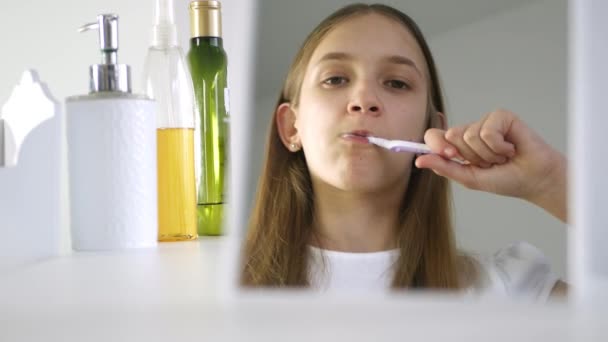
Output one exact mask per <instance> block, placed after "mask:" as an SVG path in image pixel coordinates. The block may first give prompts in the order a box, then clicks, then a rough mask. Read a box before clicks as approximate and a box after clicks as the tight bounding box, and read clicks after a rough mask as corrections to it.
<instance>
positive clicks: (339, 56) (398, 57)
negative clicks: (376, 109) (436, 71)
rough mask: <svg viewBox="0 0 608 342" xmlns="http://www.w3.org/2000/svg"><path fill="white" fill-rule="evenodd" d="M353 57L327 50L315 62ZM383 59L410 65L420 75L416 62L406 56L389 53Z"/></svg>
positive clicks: (392, 62)
mask: <svg viewBox="0 0 608 342" xmlns="http://www.w3.org/2000/svg"><path fill="white" fill-rule="evenodd" d="M353 59H355V58H354V56H353V55H350V54H348V53H344V52H329V53H326V54H325V55H323V56H322V57H321V58H319V60H318V61H317V63H316V64H317V65H318V64H321V63H323V62H326V61H332V60H338V61H351V60H353ZM383 60H384V61H386V62H388V63H391V64H399V65H406V66H409V67H412V68H413V69H414V70H416V72H417V73H418V75H420V76H422V73H421V72H420V69H418V67H417V66H416V63H414V61H413V60H411V59H410V58H408V57H405V56H401V55H391V56H387V57H384V58H383Z"/></svg>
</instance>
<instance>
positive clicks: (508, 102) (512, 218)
mask: <svg viewBox="0 0 608 342" xmlns="http://www.w3.org/2000/svg"><path fill="white" fill-rule="evenodd" d="M566 15H567V1H566V0H543V1H535V2H533V3H532V4H530V5H526V6H523V7H522V6H520V7H518V8H515V9H512V10H509V11H506V12H502V13H501V14H498V15H495V16H491V17H486V18H485V19H483V20H481V21H476V22H474V23H471V24H469V25H467V26H464V27H460V28H458V29H455V30H451V31H449V32H446V33H443V34H439V35H434V36H429V37H427V39H428V40H429V44H430V45H431V49H432V51H433V53H434V56H435V58H436V63H437V65H438V68H439V74H440V77H441V79H442V81H443V86H444V90H445V94H446V95H447V96H446V98H447V112H448V113H447V114H448V117H449V123H450V124H451V125H455V124H464V123H468V122H470V121H474V120H477V119H479V118H480V117H481V116H482V115H483V114H485V113H486V112H489V111H491V110H494V109H496V108H507V109H510V110H513V111H515V112H516V113H518V114H519V115H520V116H521V117H522V118H523V119H524V120H525V121H526V122H527V123H529V124H530V126H532V127H533V128H534V129H536V130H537V131H539V132H540V134H541V135H542V136H543V137H544V138H545V139H546V140H547V141H548V142H549V143H551V144H552V145H553V146H555V147H556V148H557V149H559V150H560V151H565V150H566V126H565V125H566V113H567V111H566V89H567V83H566V82H567V79H566V77H567V70H566V67H567V61H566V57H567V56H566V55H567V24H566ZM414 19H416V18H415V17H414ZM310 29H312V27H311V28H310ZM276 96H278V94H276V95H274V96H272V97H264V98H258V99H256V122H255V123H254V125H255V129H256V133H255V135H254V138H253V139H254V144H253V145H254V146H258V147H257V148H256V151H254V157H253V162H252V163H253V167H252V168H253V169H254V170H257V172H254V173H252V174H251V175H250V180H251V183H250V191H253V190H254V189H255V182H256V180H257V177H258V174H259V169H260V167H261V164H262V159H263V153H262V152H261V151H262V148H261V146H263V145H264V144H265V139H266V130H267V128H268V122H269V120H270V113H271V111H272V109H273V106H274V104H275V101H276V99H277V97H276ZM453 189H454V203H455V225H456V227H457V232H456V233H457V237H458V241H459V243H460V245H461V246H462V248H463V249H464V250H467V251H474V252H480V253H483V254H486V255H490V254H492V253H494V252H496V251H497V250H498V249H500V248H502V247H505V246H506V245H507V244H509V243H510V242H514V241H518V240H526V241H528V242H530V243H532V244H534V245H535V246H537V247H538V248H540V249H541V250H542V251H543V252H544V253H545V254H546V255H547V257H548V258H549V260H550V262H551V263H552V266H553V267H554V270H555V272H556V273H557V274H559V275H560V276H565V273H566V231H565V229H566V228H565V225H564V224H562V223H561V222H560V221H558V220H557V219H554V218H553V217H550V216H549V215H548V214H546V213H544V212H543V211H541V210H540V209H538V208H536V207H533V206H531V205H529V204H527V203H524V202H522V201H518V200H515V199H511V198H504V197H498V196H495V195H490V194H485V193H480V192H472V191H469V190H465V189H463V188H462V187H461V186H459V185H455V186H454V187H453ZM249 200H250V201H251V197H250V198H249Z"/></svg>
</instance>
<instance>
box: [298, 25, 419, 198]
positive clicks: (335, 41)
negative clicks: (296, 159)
mask: <svg viewBox="0 0 608 342" xmlns="http://www.w3.org/2000/svg"><path fill="white" fill-rule="evenodd" d="M427 79H428V77H427V70H426V63H425V59H424V56H423V54H422V51H421V50H420V48H419V46H418V44H417V43H416V40H415V39H414V37H413V35H412V34H411V33H409V31H408V30H407V29H406V28H405V27H404V26H403V25H402V24H400V23H398V22H397V21H395V20H392V19H389V18H387V17H385V16H381V15H378V14H369V15H362V16H357V17H354V18H351V19H348V20H346V21H344V22H342V23H340V24H338V26H337V27H335V28H334V29H333V30H332V31H331V32H330V33H329V34H328V35H327V36H326V37H325V38H324V39H323V40H322V41H321V43H320V44H319V46H318V47H317V48H316V50H315V51H314V53H313V55H312V57H311V59H310V62H309V64H308V66H307V69H306V74H305V76H304V79H303V83H302V88H301V93H300V99H299V101H298V102H299V105H298V106H297V107H295V108H291V110H292V112H293V114H294V117H295V121H294V122H293V127H295V131H294V132H295V133H294V134H293V135H292V137H291V138H292V140H291V141H292V142H294V141H295V142H296V143H299V144H300V145H301V146H302V148H303V150H304V154H305V156H306V161H307V164H308V168H309V170H310V174H311V177H312V178H313V182H314V183H315V184H319V181H321V184H326V185H330V186H332V187H334V188H337V189H342V190H347V191H359V192H378V191H380V192H383V191H387V190H389V191H391V190H395V191H403V190H404V187H406V186H407V181H408V179H409V172H410V169H411V165H412V162H413V160H412V159H413V155H412V154H411V153H394V152H389V151H387V150H384V149H381V148H379V147H376V146H373V145H370V144H367V143H366V142H365V141H364V139H359V138H353V137H350V136H345V134H347V133H355V134H362V135H373V136H378V137H382V138H388V139H401V140H412V141H422V137H423V134H424V129H425V123H426V121H425V114H426V106H427V88H428V83H427V82H428V81H427Z"/></svg>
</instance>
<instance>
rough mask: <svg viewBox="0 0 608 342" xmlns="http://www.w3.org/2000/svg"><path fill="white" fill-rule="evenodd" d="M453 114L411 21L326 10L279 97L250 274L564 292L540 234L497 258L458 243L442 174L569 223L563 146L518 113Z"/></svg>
mask: <svg viewBox="0 0 608 342" xmlns="http://www.w3.org/2000/svg"><path fill="white" fill-rule="evenodd" d="M445 126H446V116H445V109H444V103H443V97H442V93H441V89H440V85H439V82H438V76H437V71H436V68H435V64H434V62H433V57H432V55H431V52H430V50H429V48H428V46H427V44H426V42H425V40H424V38H423V36H422V34H421V32H420V30H419V28H418V27H417V25H416V24H415V23H414V22H413V21H412V19H410V18H409V17H408V16H407V15H405V14H403V13H401V12H400V11H398V10H396V9H394V8H391V7H388V6H384V5H363V4H356V5H350V6H347V7H344V8H342V9H340V10H338V11H337V12H335V13H334V14H332V15H331V16H329V17H328V18H327V19H325V20H324V21H323V22H321V24H320V25H319V26H318V27H317V28H316V29H315V30H314V31H313V32H312V33H311V34H310V35H309V36H308V38H307V39H306V41H305V42H304V44H303V46H302V48H301V49H300V51H299V53H298V54H297V56H296V58H295V60H294V62H293V64H292V66H291V68H290V71H289V74H288V75H287V79H286V81H285V84H284V86H283V90H282V93H281V95H280V98H279V101H278V103H277V107H276V110H275V114H274V119H273V121H272V126H271V129H270V136H269V141H268V151H267V156H266V162H265V166H264V169H263V173H262V176H261V179H260V184H259V189H258V195H257V200H256V204H255V206H254V209H253V212H252V216H251V220H250V227H249V231H248V236H247V241H246V244H245V249H244V270H243V277H242V282H243V285H245V286H250V287H257V286H272V287H287V286H290V287H312V288H314V289H319V290H333V291H336V290H337V291H353V290H371V291H374V290H376V291H377V290H380V291H382V290H387V289H389V288H426V289H449V290H458V291H465V292H478V293H482V294H486V293H497V292H498V293H502V294H505V295H511V296H514V297H526V298H532V299H544V298H546V297H547V296H548V295H549V293H550V292H552V291H553V292H554V293H556V292H559V291H563V289H564V284H563V283H562V282H561V281H559V280H558V279H557V278H556V277H555V276H554V275H553V274H552V273H551V272H550V268H549V267H548V264H547V262H546V260H545V258H544V256H543V255H542V254H541V253H540V252H539V251H538V250H536V249H535V248H534V247H532V246H530V245H527V244H524V243H520V244H515V245H512V246H509V247H508V248H506V249H504V250H503V251H501V252H499V253H497V254H496V255H495V257H494V258H493V259H474V258H472V257H469V256H466V255H461V254H459V253H458V252H457V251H456V247H455V242H454V238H453V232H452V223H451V218H450V194H449V186H448V179H446V178H445V177H447V178H450V179H453V180H455V181H457V182H460V183H462V184H464V185H465V186H466V187H468V188H471V189H477V190H483V191H489V192H494V193H497V194H502V195H508V196H514V197H519V198H522V199H524V200H527V201H529V202H531V203H533V204H535V205H538V206H540V207H542V208H544V209H546V210H547V211H548V212H549V213H551V214H553V215H555V216H557V217H558V218H560V219H562V220H563V221H565V220H566V204H565V202H566V194H565V189H566V184H565V179H566V176H565V169H566V162H565V159H564V157H563V156H561V155H560V154H559V153H558V152H556V151H555V150H553V149H552V148H551V147H549V146H548V145H547V144H546V143H545V142H544V141H542V139H540V138H539V137H538V136H537V135H536V134H535V133H534V132H532V131H531V130H530V129H529V128H528V127H527V126H526V125H525V124H524V123H523V122H522V121H520V120H519V119H518V118H517V117H516V116H515V115H514V114H512V113H510V112H507V111H496V112H492V113H490V114H488V115H487V116H486V117H484V118H483V119H481V120H480V121H478V122H475V123H473V124H470V125H466V126H461V127H455V128H451V129H449V130H447V131H444V129H445ZM365 136H378V137H382V138H387V139H400V140H410V141H418V142H422V141H423V140H424V142H425V143H426V144H428V145H429V147H430V148H431V149H432V150H433V152H435V154H432V155H424V156H418V157H416V156H415V155H414V154H412V153H402V152H401V153H397V152H391V151H388V150H385V149H382V148H380V147H377V146H374V145H371V144H369V143H367V139H366V138H365ZM451 159H461V160H464V161H466V162H465V163H463V164H461V163H458V162H455V161H452V160H451Z"/></svg>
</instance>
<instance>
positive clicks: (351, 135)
mask: <svg viewBox="0 0 608 342" xmlns="http://www.w3.org/2000/svg"><path fill="white" fill-rule="evenodd" d="M371 135H372V133H371V132H370V131H366V130H354V131H350V132H348V133H343V134H342V138H343V139H345V140H347V141H350V142H354V143H361V144H369V141H368V140H367V137H368V136H371Z"/></svg>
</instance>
